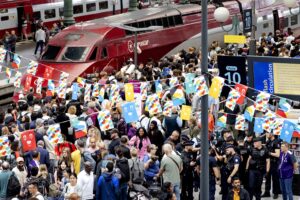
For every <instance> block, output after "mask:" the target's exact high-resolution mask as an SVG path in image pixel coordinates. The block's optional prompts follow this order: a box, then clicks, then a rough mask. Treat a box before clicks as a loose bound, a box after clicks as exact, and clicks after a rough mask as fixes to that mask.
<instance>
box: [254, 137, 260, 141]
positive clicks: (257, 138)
mask: <svg viewBox="0 0 300 200" xmlns="http://www.w3.org/2000/svg"><path fill="white" fill-rule="evenodd" d="M253 142H261V138H260V137H256V138H254V139H253Z"/></svg>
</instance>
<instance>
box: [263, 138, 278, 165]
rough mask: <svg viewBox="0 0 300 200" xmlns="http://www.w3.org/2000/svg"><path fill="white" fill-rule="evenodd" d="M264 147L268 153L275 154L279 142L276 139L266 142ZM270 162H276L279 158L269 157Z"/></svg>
mask: <svg viewBox="0 0 300 200" xmlns="http://www.w3.org/2000/svg"><path fill="white" fill-rule="evenodd" d="M266 147H267V149H268V151H269V152H272V153H275V150H276V149H279V150H280V141H279V140H278V139H274V140H272V141H271V140H268V141H267V143H266ZM270 160H271V162H278V161H279V158H277V157H274V156H271V155H270Z"/></svg>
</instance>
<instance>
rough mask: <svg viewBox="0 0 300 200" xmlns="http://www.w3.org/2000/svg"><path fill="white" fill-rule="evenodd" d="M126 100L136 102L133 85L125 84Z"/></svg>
mask: <svg viewBox="0 0 300 200" xmlns="http://www.w3.org/2000/svg"><path fill="white" fill-rule="evenodd" d="M124 87H125V99H126V101H134V90H133V84H131V83H127V84H125V86H124Z"/></svg>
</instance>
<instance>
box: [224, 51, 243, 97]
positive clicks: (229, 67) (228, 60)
mask: <svg viewBox="0 0 300 200" xmlns="http://www.w3.org/2000/svg"><path fill="white" fill-rule="evenodd" d="M218 68H219V70H220V76H221V77H223V78H225V79H226V80H225V83H226V84H228V85H230V86H233V87H234V86H235V85H236V84H243V85H247V72H246V58H245V57H236V56H218ZM226 88H228V87H225V88H223V90H224V89H225V90H226ZM227 90H228V91H224V92H226V95H227V94H228V92H229V89H227ZM222 94H223V93H222ZM223 95H225V94H223Z"/></svg>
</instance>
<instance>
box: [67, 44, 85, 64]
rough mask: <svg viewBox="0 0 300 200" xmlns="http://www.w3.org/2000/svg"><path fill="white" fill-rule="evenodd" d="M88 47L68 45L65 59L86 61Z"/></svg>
mask: <svg viewBox="0 0 300 200" xmlns="http://www.w3.org/2000/svg"><path fill="white" fill-rule="evenodd" d="M87 52H88V48H87V47H67V49H66V51H65V52H64V54H63V56H62V58H61V59H62V60H63V61H71V62H79V61H84V60H85V57H86V55H87Z"/></svg>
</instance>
